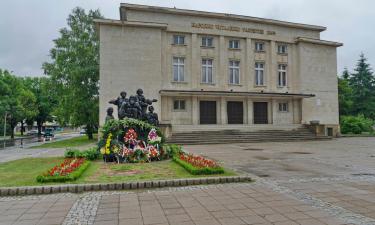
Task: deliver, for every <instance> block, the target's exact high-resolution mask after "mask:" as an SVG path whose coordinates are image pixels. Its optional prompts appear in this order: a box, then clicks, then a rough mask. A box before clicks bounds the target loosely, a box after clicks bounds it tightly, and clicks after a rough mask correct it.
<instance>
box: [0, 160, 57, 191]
mask: <svg viewBox="0 0 375 225" xmlns="http://www.w3.org/2000/svg"><path fill="white" fill-rule="evenodd" d="M62 160H63V159H62V158H61V157H60V158H56V157H54V158H25V159H19V160H15V161H10V162H6V163H1V164H0V186H1V187H8V186H28V185H38V183H37V182H36V177H37V176H38V175H40V174H42V173H44V172H46V171H47V170H49V169H50V168H52V167H53V166H55V165H56V164H57V163H60V162H61V161H62Z"/></svg>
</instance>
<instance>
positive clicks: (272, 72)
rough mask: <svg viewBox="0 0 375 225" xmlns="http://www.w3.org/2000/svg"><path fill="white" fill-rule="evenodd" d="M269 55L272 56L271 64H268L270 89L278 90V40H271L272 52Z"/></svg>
mask: <svg viewBox="0 0 375 225" xmlns="http://www.w3.org/2000/svg"><path fill="white" fill-rule="evenodd" d="M269 57H270V59H271V60H270V63H269V66H268V72H267V73H268V74H267V77H268V81H267V82H268V86H269V87H268V90H272V91H276V90H277V88H276V86H277V76H276V75H277V53H276V42H275V41H271V45H270V53H269Z"/></svg>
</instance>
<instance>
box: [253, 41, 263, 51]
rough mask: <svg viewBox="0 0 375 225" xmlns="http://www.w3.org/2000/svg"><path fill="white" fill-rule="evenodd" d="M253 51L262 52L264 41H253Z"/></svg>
mask: <svg viewBox="0 0 375 225" xmlns="http://www.w3.org/2000/svg"><path fill="white" fill-rule="evenodd" d="M255 51H256V52H264V42H255Z"/></svg>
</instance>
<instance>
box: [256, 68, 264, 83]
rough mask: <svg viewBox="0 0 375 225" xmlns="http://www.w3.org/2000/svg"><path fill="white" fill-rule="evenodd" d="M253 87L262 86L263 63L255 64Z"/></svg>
mask: <svg viewBox="0 0 375 225" xmlns="http://www.w3.org/2000/svg"><path fill="white" fill-rule="evenodd" d="M255 85H256V86H263V85H264V63H260V62H256V63H255Z"/></svg>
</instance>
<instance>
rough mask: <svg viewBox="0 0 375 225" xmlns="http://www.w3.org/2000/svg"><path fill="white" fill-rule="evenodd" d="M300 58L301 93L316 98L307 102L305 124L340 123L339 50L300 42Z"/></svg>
mask: <svg viewBox="0 0 375 225" xmlns="http://www.w3.org/2000/svg"><path fill="white" fill-rule="evenodd" d="M298 56H299V57H298V58H299V64H298V68H299V70H298V74H299V76H300V84H299V86H300V90H301V92H303V93H313V94H315V95H316V97H314V98H307V99H303V101H302V123H309V121H311V120H319V121H320V123H322V124H336V125H337V124H339V112H338V93H337V69H336V68H337V66H336V62H337V59H336V48H335V47H331V46H325V45H316V44H310V43H299V44H298Z"/></svg>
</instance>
